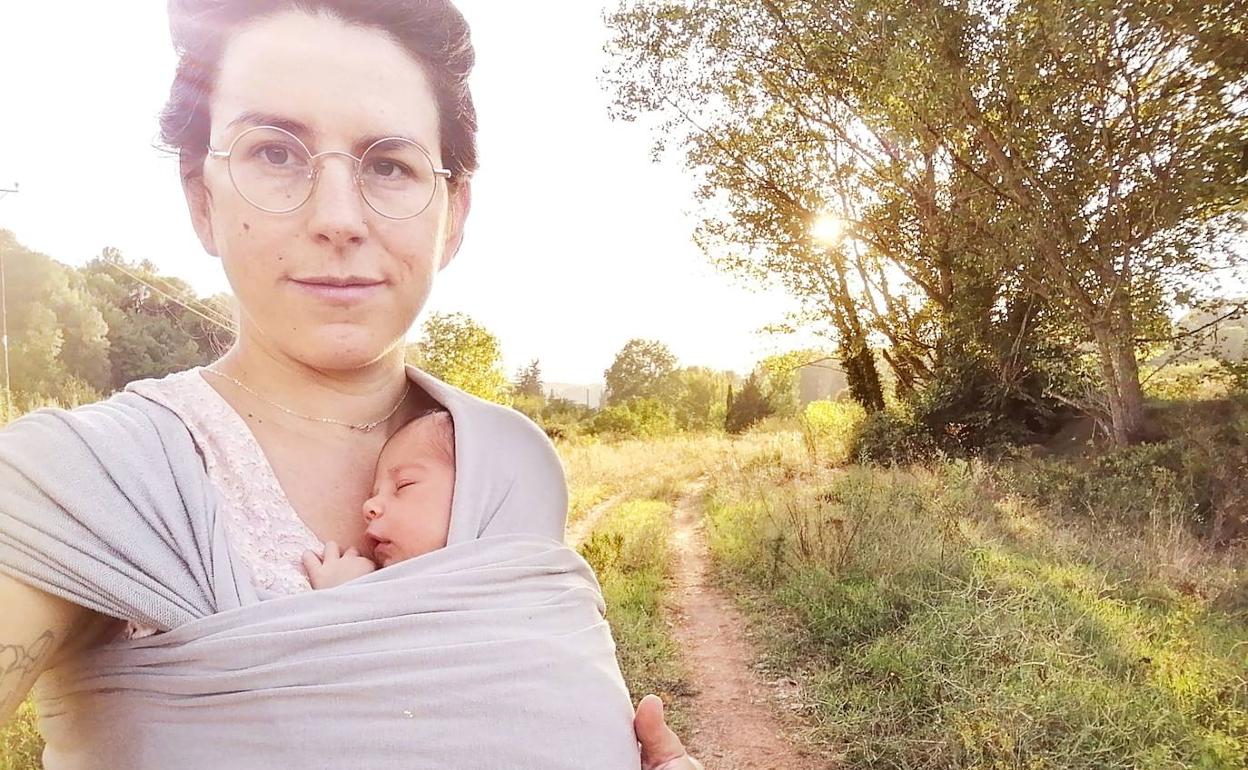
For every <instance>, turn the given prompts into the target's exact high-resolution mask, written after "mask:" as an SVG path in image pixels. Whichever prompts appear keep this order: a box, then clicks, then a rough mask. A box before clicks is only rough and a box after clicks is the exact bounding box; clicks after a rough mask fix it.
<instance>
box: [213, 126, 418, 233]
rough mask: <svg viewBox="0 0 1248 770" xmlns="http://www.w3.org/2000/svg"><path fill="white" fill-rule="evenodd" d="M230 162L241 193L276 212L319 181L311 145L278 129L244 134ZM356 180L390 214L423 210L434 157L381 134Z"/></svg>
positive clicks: (300, 199) (300, 200) (296, 203)
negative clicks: (305, 144) (310, 153)
mask: <svg viewBox="0 0 1248 770" xmlns="http://www.w3.org/2000/svg"><path fill="white" fill-rule="evenodd" d="M327 159H328V156H327V157H326V158H320V159H319V160H321V162H324V161H325V160H327ZM229 164H230V178H231V179H233V181H234V186H235V187H237V188H238V192H239V193H240V194H241V195H242V196H243V197H244V198H246V199H247V200H248V201H249V202H250V203H251V204H252V205H253V206H256V207H257V208H260V209H263V210H265V211H268V212H271V213H275V214H284V213H287V212H290V211H294V210H295V209H297V208H299V207H300V206H301V205H303V204H304V202H306V201H307V200H308V198H310V197H311V196H312V188H313V186H314V185H315V183H316V170H315V168H314V167H313V160H312V157H311V156H310V155H309V154H308V150H307V148H306V147H304V146H303V143H302V142H300V141H299V140H298V139H296V138H295V137H294V135H292V134H288V133H286V132H285V131H282V130H281V129H278V128H271V127H268V126H264V127H259V128H252V129H248V130H247V131H245V132H244V133H242V134H240V135H239V137H238V139H237V140H235V142H234V145H233V147H232V148H231V150H230V160H229ZM357 179H358V181H359V186H360V193H361V194H362V195H363V196H364V200H365V202H367V203H368V205H369V206H371V207H372V208H373V210H374V211H376V212H377V213H378V214H381V215H382V216H385V217H389V218H392V219H408V218H411V217H414V216H416V215H417V214H419V213H421V212H422V211H424V210H425V209H426V208H428V206H429V204H430V202H432V201H433V196H434V193H435V191H436V186H437V175H436V174H434V169H433V161H432V160H431V159H430V158H429V156H428V155H427V154H426V153H425V152H424V151H423V150H422V149H421V148H420V146H419V145H417V144H415V143H414V142H410V141H408V140H406V139H383V140H382V141H380V142H378V143H376V144H374V145H373V146H371V147H369V148H368V150H367V151H365V153H364V155H363V157H362V158H361V160H360V164H359V168H358V170H357Z"/></svg>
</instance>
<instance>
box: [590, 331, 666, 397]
mask: <svg viewBox="0 0 1248 770" xmlns="http://www.w3.org/2000/svg"><path fill="white" fill-rule="evenodd" d="M675 371H676V356H674V355H672V352H671V351H670V350H668V349H667V346H666V345H664V344H663V343H662V342H658V341H656V340H643V339H632V340H629V341H628V342H627V343H625V345H624V347H623V348H620V352H619V353H616V355H615V360H614V361H613V362H612V363H611V367H610V368H609V369H607V370H606V371H605V372H603V377H604V378H605V379H606V385H607V388H606V393H605V394H604V400H605V401H606V402H607V403H611V404H619V403H623V402H625V401H629V400H632V399H634V398H654V399H658V400H660V401H670V400H671V397H672V396H673V395H674V394H673V390H674V387H675V384H676V381H675V378H674V373H675Z"/></svg>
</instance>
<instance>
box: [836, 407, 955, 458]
mask: <svg viewBox="0 0 1248 770" xmlns="http://www.w3.org/2000/svg"><path fill="white" fill-rule="evenodd" d="M938 454H939V448H938V447H937V445H936V442H935V440H934V439H933V437H932V434H931V432H930V431H929V430H928V429H927V426H925V425H924V424H923V423H922V422H921V421H920V420H919V419H918V416H917V415H916V414H915V413H914V408H913V407H912V406H910V405H908V404H906V405H902V406H900V407H897V408H894V409H888V410H886V411H883V412H875V413H874V414H869V415H867V418H866V419H865V420H863V421H862V423H861V425H860V427H859V429H858V436H857V438H856V440H855V442H854V446H853V456H854V457H855V458H857V459H858V460H860V461H863V462H872V463H879V464H882V465H906V464H910V463H922V462H927V461H929V460H931V459H933V458H935V457H936V456H937V455H938Z"/></svg>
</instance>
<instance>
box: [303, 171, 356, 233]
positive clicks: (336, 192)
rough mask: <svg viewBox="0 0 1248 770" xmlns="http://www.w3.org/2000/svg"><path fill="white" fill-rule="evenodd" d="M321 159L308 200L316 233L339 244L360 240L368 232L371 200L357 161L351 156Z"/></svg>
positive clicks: (311, 224) (312, 224) (312, 226)
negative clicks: (366, 197)
mask: <svg viewBox="0 0 1248 770" xmlns="http://www.w3.org/2000/svg"><path fill="white" fill-rule="evenodd" d="M335 154H336V153H335ZM319 160H320V165H319V168H318V170H317V172H316V179H315V181H314V183H313V184H314V185H315V186H314V188H313V190H312V200H310V201H308V203H307V205H308V206H310V207H311V209H312V217H311V221H310V226H311V228H312V230H313V237H314V238H316V239H317V240H321V241H328V242H330V243H332V244H334V245H335V246H338V247H339V248H341V247H344V246H348V245H351V244H358V243H360V242H362V241H363V240H364V237H365V235H367V233H368V226H367V223H366V222H365V218H366V217H367V215H368V212H367V211H365V209H366V208H367V205H368V204H366V203H365V202H364V199H363V198H362V197H361V195H360V187H359V184H358V183H357V182H356V177H355V161H354V160H353V159H351V157H350V156H347V157H345V158H336V157H332V156H331V157H326V158H320V159H319Z"/></svg>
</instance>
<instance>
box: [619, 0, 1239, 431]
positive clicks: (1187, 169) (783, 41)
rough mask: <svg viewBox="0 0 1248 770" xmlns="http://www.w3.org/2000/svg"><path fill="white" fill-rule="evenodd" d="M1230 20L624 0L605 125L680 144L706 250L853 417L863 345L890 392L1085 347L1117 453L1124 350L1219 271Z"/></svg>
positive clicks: (1137, 402)
mask: <svg viewBox="0 0 1248 770" xmlns="http://www.w3.org/2000/svg"><path fill="white" fill-rule="evenodd" d="M1242 17H1243V14H1242V8H1239V3H1238V0H1219V2H1211V3H1200V4H1180V5H1178V6H1174V7H1171V6H1159V5H1157V4H1155V3H1149V2H1145V0H1130V1H1129V2H1118V1H1115V2H1111V1H1110V0H1053V1H1052V2H1046V3H1043V4H1041V5H1036V4H1009V3H995V2H989V3H982V2H971V1H970V0H955V1H954V2H945V3H932V2H925V3H920V4H918V5H917V6H916V5H915V4H914V3H904V2H899V1H898V0H866V1H865V2H853V3H841V4H831V5H829V4H827V3H812V2H809V0H779V1H776V0H747V1H746V2H732V3H728V2H708V3H683V2H673V1H671V0H640V1H639V2H634V3H630V4H627V5H625V6H623V7H621V9H620V10H618V11H617V12H616V13H614V14H612V15H611V16H610V17H609V23H610V24H611V26H612V28H613V30H614V37H613V39H612V41H611V42H610V45H609V47H610V50H612V52H613V53H614V54H615V59H614V65H613V67H612V70H611V72H610V74H609V80H610V85H611V87H612V89H613V91H614V96H615V101H616V106H617V114H618V115H619V116H620V117H622V118H625V119H634V118H636V117H638V116H642V115H650V114H657V115H659V116H660V120H661V123H660V125H659V126H658V127H657V130H656V132H655V133H656V135H657V136H658V137H659V139H658V140H657V142H656V152H658V151H662V150H663V149H666V148H667V146H668V145H669V144H670V145H679V146H681V147H683V149H684V150H685V157H686V161H687V164H688V166H689V168H690V169H691V170H692V171H694V172H695V173H696V174H697V176H698V181H699V183H700V186H699V193H700V196H701V197H702V199H703V200H704V201H706V204H707V206H706V211H707V216H706V218H705V221H704V223H703V226H702V227H701V229H700V232H699V242H700V243H701V244H702V246H703V248H704V249H706V250H707V251H708V253H710V254H711V256H713V257H714V258H716V259H717V261H718V262H719V263H720V264H721V265H723V266H724V267H726V268H727V269H730V270H734V271H736V272H739V273H741V274H743V275H746V276H749V277H751V278H753V279H761V280H765V281H769V282H773V283H777V284H780V285H782V286H783V287H785V288H786V289H787V290H788V291H789V292H790V293H792V294H793V295H794V296H795V297H797V298H798V299H799V300H801V301H802V302H803V305H804V311H805V313H806V316H807V317H813V318H816V319H821V321H822V322H823V323H824V324H825V325H826V326H827V327H829V328H830V329H831V330H832V331H833V332H834V333H835V334H836V336H837V337H838V338H839V339H840V353H839V355H840V357H841V359H842V366H843V368H844V369H845V370H846V371H847V372H848V373H849V375H850V384H851V390H852V391H853V393H854V396H855V398H856V399H857V400H859V401H860V403H862V404H863V405H864V406H865V407H867V408H868V409H869V410H872V409H877V408H879V407H880V406H881V405H882V399H881V398H879V397H878V396H877V395H876V394H877V391H878V378H877V377H876V372H875V369H874V365H873V363H871V362H872V361H873V357H872V354H871V350H870V347H871V346H872V345H881V346H882V347H881V351H882V353H883V355H884V357H885V359H886V361H887V363H888V364H889V366H890V368H891V369H892V370H893V371H894V373H895V376H896V380H897V383H898V385H899V387H900V388H901V389H902V390H903V395H909V394H910V393H911V392H912V391H917V390H920V389H922V388H923V387H925V385H926V383H927V382H928V381H929V380H930V379H931V378H932V377H933V375H934V374H936V372H937V371H938V370H939V369H940V368H941V367H942V366H943V363H944V356H945V355H946V354H947V353H948V352H950V351H956V350H957V349H958V348H959V347H960V346H963V345H971V346H973V347H974V348H976V349H978V350H981V351H983V352H984V353H985V354H986V356H987V359H986V360H987V362H988V365H989V368H990V369H991V370H992V371H993V376H994V378H995V379H997V380H999V381H1001V382H1014V381H1017V380H1020V379H1022V380H1025V379H1027V377H1028V374H1027V372H1028V370H1029V368H1030V367H1031V366H1032V362H1030V361H1029V360H1028V356H1027V352H1028V351H1030V350H1031V349H1032V347H1033V345H1032V342H1033V341H1034V340H1037V339H1043V338H1044V337H1042V336H1040V335H1050V334H1051V335H1055V336H1057V337H1060V338H1062V339H1065V340H1069V341H1070V342H1071V343H1073V345H1072V346H1071V347H1068V348H1067V351H1068V352H1074V351H1075V350H1076V347H1075V346H1080V345H1091V346H1092V347H1093V348H1094V349H1095V350H1096V354H1097V363H1098V368H1099V372H1098V374H1099V379H1100V385H1101V388H1102V396H1103V401H1104V403H1105V405H1106V407H1107V411H1108V413H1109V414H1110V417H1111V422H1112V426H1113V435H1114V438H1115V440H1117V441H1119V442H1120V443H1127V442H1129V441H1132V440H1135V439H1137V438H1139V437H1140V435H1142V421H1143V408H1144V403H1143V395H1142V393H1141V390H1140V384H1139V373H1138V364H1137V359H1136V355H1137V353H1138V351H1137V344H1138V343H1139V341H1140V340H1141V339H1142V338H1147V337H1155V336H1156V333H1157V332H1158V331H1159V330H1160V331H1162V332H1164V331H1165V329H1164V326H1165V325H1166V311H1167V310H1168V309H1169V308H1170V307H1171V306H1173V305H1174V304H1175V303H1176V302H1178V301H1179V300H1180V299H1183V298H1185V297H1189V296H1192V295H1194V294H1198V293H1201V292H1204V291H1207V290H1208V289H1209V288H1211V287H1210V286H1209V284H1210V282H1209V281H1205V280H1204V277H1205V276H1206V275H1209V274H1210V271H1211V270H1212V269H1213V268H1215V267H1233V266H1234V265H1235V261H1234V254H1233V251H1232V249H1231V248H1230V247H1229V243H1230V242H1231V239H1232V238H1233V237H1235V236H1236V235H1238V234H1240V233H1242V231H1243V228H1244V220H1243V217H1242V201H1243V199H1244V195H1245V190H1246V189H1248V166H1245V164H1244V163H1243V162H1242V137H1243V136H1244V135H1245V133H1246V132H1248V112H1246V111H1244V110H1243V109H1241V108H1240V107H1241V106H1242V105H1241V102H1242V99H1243V96H1244V93H1245V89H1246V87H1248V69H1246V68H1245V67H1244V66H1243V61H1244V54H1243V51H1244V47H1243V45H1242V43H1241V42H1238V41H1241V40H1242V39H1243V35H1242V32H1243V31H1244V28H1243V22H1242ZM829 216H835V217H836V218H838V219H839V220H840V226H839V227H837V228H829V227H825V228H823V229H824V230H825V232H824V233H823V235H824V238H823V240H819V239H817V238H816V237H814V236H813V234H812V225H813V224H814V223H815V222H816V221H821V218H824V219H826V218H827V217H829ZM833 230H839V231H840V232H839V234H838V233H835V232H831V231H833ZM829 233H830V234H829ZM1021 403H1023V404H1026V403H1028V402H1021ZM1037 406H1039V405H1037Z"/></svg>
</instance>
